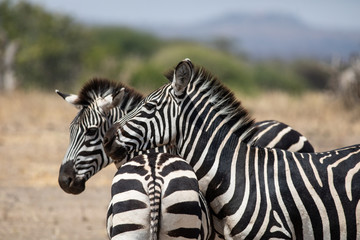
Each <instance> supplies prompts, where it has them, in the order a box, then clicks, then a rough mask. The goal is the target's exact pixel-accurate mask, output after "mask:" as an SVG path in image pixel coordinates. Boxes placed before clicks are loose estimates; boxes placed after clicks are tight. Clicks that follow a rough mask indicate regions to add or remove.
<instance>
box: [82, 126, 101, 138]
mask: <svg viewBox="0 0 360 240" xmlns="http://www.w3.org/2000/svg"><path fill="white" fill-rule="evenodd" d="M97 131H98V128H96V127H90V128H88V129H87V130H86V133H85V134H86V135H91V136H92V135H95V134H96V133H97Z"/></svg>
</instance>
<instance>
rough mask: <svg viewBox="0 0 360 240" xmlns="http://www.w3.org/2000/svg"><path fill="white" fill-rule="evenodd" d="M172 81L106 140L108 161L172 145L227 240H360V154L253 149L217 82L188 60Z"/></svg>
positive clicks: (243, 120)
mask: <svg viewBox="0 0 360 240" xmlns="http://www.w3.org/2000/svg"><path fill="white" fill-rule="evenodd" d="M169 79H170V80H171V81H172V82H171V84H167V85H165V86H163V87H162V88H160V89H158V90H157V91H155V92H153V93H151V94H150V95H149V96H148V97H146V98H145V101H144V102H143V104H141V105H139V106H138V107H137V108H136V109H135V110H134V111H133V112H130V113H129V114H128V115H127V116H125V117H124V118H123V119H121V120H120V121H119V122H117V123H115V124H114V125H113V127H112V128H111V129H110V130H109V131H108V132H107V133H106V140H107V141H105V142H104V145H105V151H106V152H107V154H108V155H109V156H110V157H112V158H114V159H121V155H123V154H124V153H123V152H128V153H129V152H131V151H137V150H139V149H142V150H144V149H147V148H148V147H149V146H151V147H154V146H162V145H166V144H172V145H174V146H175V147H176V149H177V154H179V155H180V156H181V157H182V158H184V159H185V160H186V161H187V162H188V163H189V164H190V165H191V166H192V167H193V169H194V171H195V173H196V176H197V178H198V180H199V186H200V191H201V192H203V193H204V194H205V198H206V201H207V203H208V204H209V206H210V208H211V212H212V217H213V223H214V228H215V230H216V231H217V232H218V233H219V234H221V235H223V236H224V237H225V238H226V239H243V238H248V239H269V238H280V239H293V238H300V239H359V238H360V229H359V228H360V221H359V219H360V203H359V199H360V185H359V184H356V183H357V182H359V181H360V172H359V170H360V146H352V147H348V148H343V149H340V150H334V151H331V152H325V153H293V152H287V151H284V150H279V149H270V148H261V147H256V146H252V144H251V139H253V137H254V134H255V133H254V132H255V131H254V129H256V128H254V122H253V120H252V119H251V118H250V116H249V115H248V113H247V111H246V110H245V109H244V108H243V107H242V106H241V104H240V102H239V101H238V100H236V99H235V98H234V96H233V94H232V93H231V92H230V91H229V90H228V89H226V88H225V87H223V86H222V85H221V84H220V83H219V82H218V81H217V80H216V78H214V77H213V76H212V75H211V74H209V73H207V72H206V71H205V70H204V69H202V68H199V69H194V68H193V66H192V64H191V62H190V61H189V60H185V61H182V62H180V63H179V65H178V66H177V67H176V68H175V70H174V71H173V75H171V76H170V77H169ZM249 143H250V144H249Z"/></svg>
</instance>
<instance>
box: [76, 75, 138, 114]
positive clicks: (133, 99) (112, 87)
mask: <svg viewBox="0 0 360 240" xmlns="http://www.w3.org/2000/svg"><path fill="white" fill-rule="evenodd" d="M122 88H125V95H124V98H123V100H122V101H121V104H120V106H119V108H120V109H122V110H123V111H127V110H129V109H130V110H131V109H132V108H134V107H135V106H136V105H137V104H138V103H139V102H140V101H141V100H142V99H143V98H144V97H143V95H142V94H141V93H139V92H137V91H136V90H134V89H133V88H131V87H129V86H126V85H124V84H122V83H120V82H113V81H110V80H108V79H106V78H93V79H91V80H90V81H88V82H87V83H86V84H85V85H84V86H83V87H82V89H81V90H80V92H79V94H78V100H77V101H76V104H79V105H83V106H88V105H90V104H91V103H93V102H94V101H96V100H97V99H98V98H104V97H106V96H108V95H110V94H112V95H116V94H117V93H118V92H119V91H120V89H122Z"/></svg>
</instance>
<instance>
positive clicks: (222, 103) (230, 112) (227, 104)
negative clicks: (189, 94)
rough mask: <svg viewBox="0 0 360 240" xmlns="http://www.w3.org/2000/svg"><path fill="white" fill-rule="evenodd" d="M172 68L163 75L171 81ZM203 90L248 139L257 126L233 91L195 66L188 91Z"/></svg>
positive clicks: (222, 113)
mask: <svg viewBox="0 0 360 240" xmlns="http://www.w3.org/2000/svg"><path fill="white" fill-rule="evenodd" d="M173 74H174V70H171V71H169V72H168V73H166V74H165V77H166V78H167V79H168V80H169V81H172V79H173ZM192 89H194V91H196V92H199V91H200V92H203V94H205V95H207V96H208V102H209V103H210V104H212V105H213V108H214V109H216V110H217V111H218V112H219V114H220V115H223V116H224V117H225V118H228V121H229V123H230V125H231V126H233V129H234V128H235V130H236V131H239V132H240V133H242V134H241V136H242V137H241V138H242V139H243V141H245V142H247V141H249V140H250V139H251V138H252V137H253V135H254V133H255V132H256V130H257V128H256V127H255V126H254V123H255V121H254V119H253V118H252V117H251V116H250V114H249V113H248V111H247V110H246V109H245V108H244V107H243V106H242V105H241V101H239V100H238V99H237V98H236V97H235V96H234V94H233V92H232V91H231V90H230V89H229V88H227V87H226V86H224V85H223V84H222V83H221V82H220V80H218V78H217V77H216V76H214V75H213V74H212V73H210V72H209V71H207V70H206V69H205V68H203V67H198V66H196V67H195V69H194V75H193V78H192V79H191V82H190V83H189V85H188V91H192Z"/></svg>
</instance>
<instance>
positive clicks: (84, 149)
mask: <svg viewBox="0 0 360 240" xmlns="http://www.w3.org/2000/svg"><path fill="white" fill-rule="evenodd" d="M56 93H58V94H59V95H60V96H61V97H62V98H63V99H64V100H65V101H67V102H68V103H71V104H73V105H74V106H75V107H76V108H78V109H80V111H79V112H78V114H77V115H76V116H75V118H74V120H73V121H72V122H71V124H70V145H69V147H68V149H67V152H66V154H65V157H64V159H63V162H62V164H61V167H60V171H59V178H58V182H59V185H60V187H61V188H62V189H63V190H64V191H65V192H67V193H72V194H79V193H81V192H82V191H84V189H85V182H86V181H87V180H88V179H89V178H90V177H91V176H93V175H94V174H95V173H96V172H98V171H99V170H100V169H102V168H104V167H105V166H107V165H109V164H110V163H111V162H113V161H112V160H111V159H110V158H109V157H107V156H106V154H105V152H104V149H103V146H102V140H103V136H104V134H105V132H106V131H107V130H108V129H109V128H110V126H111V125H112V124H113V123H114V122H115V121H116V120H117V119H120V118H121V117H122V116H123V115H124V114H126V113H127V112H129V111H131V110H132V109H134V107H135V106H136V105H137V104H138V103H139V102H140V101H141V100H142V99H143V95H142V94H140V93H138V92H137V91H135V90H134V89H132V88H130V87H128V86H125V85H123V84H121V83H115V82H112V81H109V80H107V79H105V78H93V79H91V80H90V81H88V82H87V83H86V84H85V85H84V86H83V87H82V89H81V90H80V92H79V94H78V95H75V94H64V93H61V92H60V91H59V90H56ZM115 164H116V165H119V166H120V165H121V163H118V162H115Z"/></svg>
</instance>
